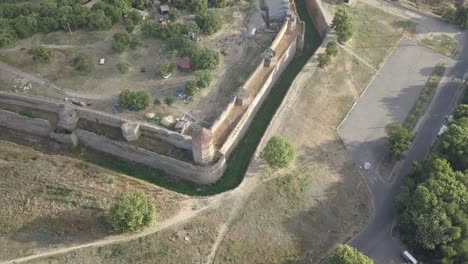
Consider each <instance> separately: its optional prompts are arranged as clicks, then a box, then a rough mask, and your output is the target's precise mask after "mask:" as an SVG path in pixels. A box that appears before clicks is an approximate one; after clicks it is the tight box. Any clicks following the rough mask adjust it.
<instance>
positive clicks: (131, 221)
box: [110, 192, 156, 233]
mask: <svg viewBox="0 0 468 264" xmlns="http://www.w3.org/2000/svg"><path fill="white" fill-rule="evenodd" d="M155 221H156V209H155V207H154V204H153V203H151V201H150V200H149V199H148V197H146V195H145V194H144V193H143V192H137V193H131V194H127V195H125V196H124V197H123V198H122V200H121V201H119V202H117V203H116V204H114V205H113V206H112V208H111V210H110V223H111V226H112V230H113V231H114V232H116V233H122V232H135V231H138V230H140V229H142V228H144V227H149V226H151V225H153V224H154V222H155Z"/></svg>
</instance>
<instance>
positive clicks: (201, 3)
mask: <svg viewBox="0 0 468 264" xmlns="http://www.w3.org/2000/svg"><path fill="white" fill-rule="evenodd" d="M190 9H192V11H193V12H194V13H196V14H199V13H204V12H206V11H207V10H208V1H207V0H191V1H190Z"/></svg>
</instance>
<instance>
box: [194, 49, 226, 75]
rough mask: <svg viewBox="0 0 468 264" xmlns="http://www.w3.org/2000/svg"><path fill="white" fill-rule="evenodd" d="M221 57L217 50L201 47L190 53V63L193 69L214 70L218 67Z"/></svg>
mask: <svg viewBox="0 0 468 264" xmlns="http://www.w3.org/2000/svg"><path fill="white" fill-rule="evenodd" d="M220 60H221V58H220V55H219V53H218V52H216V51H213V50H210V49H207V48H201V49H197V50H196V51H195V52H194V53H193V54H192V65H193V68H194V69H195V70H214V69H216V68H217V67H218V65H219V62H220Z"/></svg>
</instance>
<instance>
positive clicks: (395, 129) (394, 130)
mask: <svg viewBox="0 0 468 264" xmlns="http://www.w3.org/2000/svg"><path fill="white" fill-rule="evenodd" d="M387 132H388V137H389V142H388V148H389V150H390V154H391V155H392V156H393V157H395V158H401V156H402V155H403V153H404V152H405V151H407V150H409V149H410V147H411V141H412V140H413V134H412V133H411V131H409V130H408V129H407V128H406V127H404V126H402V125H400V124H394V125H390V126H389V127H388V129H387Z"/></svg>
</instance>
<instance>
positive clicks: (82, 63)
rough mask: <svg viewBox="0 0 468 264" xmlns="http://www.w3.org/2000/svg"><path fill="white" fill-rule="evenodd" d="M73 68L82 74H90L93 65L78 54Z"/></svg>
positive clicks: (74, 59)
mask: <svg viewBox="0 0 468 264" xmlns="http://www.w3.org/2000/svg"><path fill="white" fill-rule="evenodd" d="M73 67H75V69H76V70H77V71H80V72H88V71H90V70H91V64H90V63H89V62H88V61H87V60H86V57H85V56H83V55H82V54H78V55H76V56H75V57H74V58H73Z"/></svg>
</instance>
